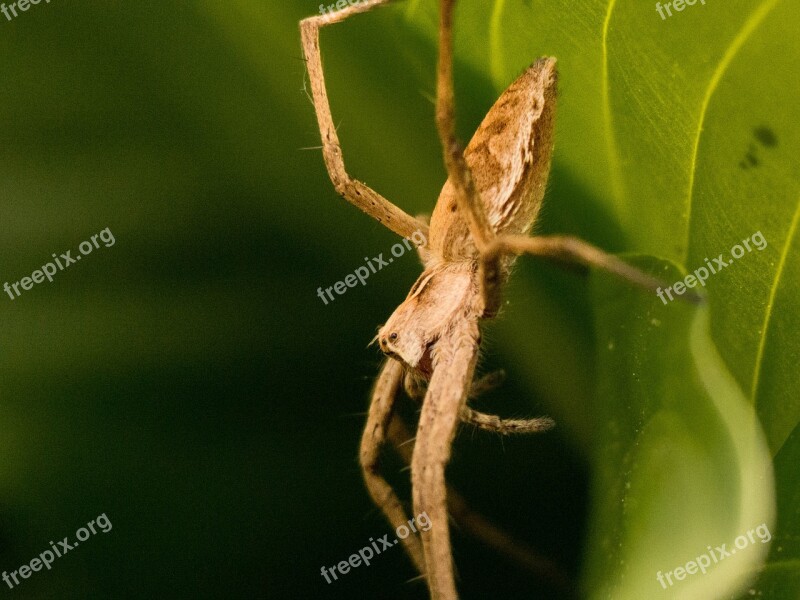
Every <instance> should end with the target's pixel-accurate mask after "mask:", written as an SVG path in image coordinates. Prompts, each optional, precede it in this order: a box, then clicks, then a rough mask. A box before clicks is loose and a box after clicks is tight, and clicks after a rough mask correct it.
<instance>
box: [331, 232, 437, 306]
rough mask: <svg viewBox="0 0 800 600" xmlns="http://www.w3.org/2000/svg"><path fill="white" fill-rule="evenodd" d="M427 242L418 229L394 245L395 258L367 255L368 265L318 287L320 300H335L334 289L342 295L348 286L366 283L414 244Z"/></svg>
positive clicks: (392, 250)
mask: <svg viewBox="0 0 800 600" xmlns="http://www.w3.org/2000/svg"><path fill="white" fill-rule="evenodd" d="M426 243H427V240H426V239H425V234H424V233H422V232H421V231H419V230H417V231H415V232H414V233H412V234H411V236H410V237H407V238H403V243H402V244H401V243H400V242H397V243H396V244H395V245H394V246H392V248H391V252H392V256H393V257H394V258H391V257H390V258H383V252H381V253H380V254H378V256H376V257H374V258H367V257H366V256H365V257H364V261H365V262H366V263H367V265H366V266H364V265H362V266H360V267H358V268H357V269H356V270H355V271H354V272H353V273H350V274H349V275H348V276H347V277H345V278H344V281H337V282H336V283H334V284H333V285H332V286H331V287H328V288H325V290H323V289H322V288H321V287H318V288H317V296H319V298H320V300H322V301H323V302H324V303H325V304H328V298H330V301H331V302H333V300H334V299H335V298H334V297H333V293H332V292H331V291H334V292H336V294H337V295H339V296H341V295H342V294H344V293H345V292H346V291H347V288H352V287H356V286H357V285H358V284H359V283H360V284H361V285H366V284H367V278H369V276H370V275H371V274H372V275H374V274H375V273H377V272H378V271H380V270H381V269H383V268H384V267H388V266H389V263H392V262H394V259H395V258H400V257H401V256H403V254H405V253H406V251H408V250H411V249H412V248H413V246H412V244H416V245H417V246H424V245H425V244H426ZM367 267H369V268H367ZM326 296H327V297H326Z"/></svg>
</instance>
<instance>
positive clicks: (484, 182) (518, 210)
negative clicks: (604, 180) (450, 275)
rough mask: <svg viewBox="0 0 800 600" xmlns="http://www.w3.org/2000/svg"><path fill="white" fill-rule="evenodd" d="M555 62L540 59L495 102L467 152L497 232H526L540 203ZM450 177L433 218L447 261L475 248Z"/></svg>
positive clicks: (433, 234)
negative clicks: (458, 206) (458, 205)
mask: <svg viewBox="0 0 800 600" xmlns="http://www.w3.org/2000/svg"><path fill="white" fill-rule="evenodd" d="M556 80H557V75H556V61H555V59H554V58H540V59H539V60H537V61H536V62H535V63H533V64H532V65H531V66H530V67H528V68H527V69H526V70H525V71H524V72H523V73H522V75H520V76H519V77H518V78H517V79H516V81H514V83H512V84H511V85H510V86H509V87H508V89H506V91H504V92H503V93H502V94H501V96H500V97H499V98H498V99H497V101H496V102H495V103H494V105H493V106H492V108H491V109H490V110H489V112H488V113H487V114H486V117H485V118H484V119H483V122H482V123H481V124H480V126H479V127H478V129H477V131H476V132H475V135H474V136H473V137H472V140H471V141H470V143H469V144H468V145H467V148H466V150H465V152H464V156H465V157H466V160H467V164H468V165H469V167H470V170H471V171H472V176H473V178H474V179H475V184H476V187H477V189H478V191H479V192H480V194H481V199H482V201H483V204H484V208H485V211H486V217H487V220H488V222H489V225H490V226H491V227H492V229H493V230H494V231H495V233H497V234H526V233H528V232H529V231H530V228H531V226H532V225H533V223H534V221H535V220H536V216H537V214H538V212H539V208H540V207H541V204H542V199H543V197H544V192H545V188H546V186H547V176H548V173H549V172H550V160H551V156H552V150H553V129H554V120H555V99H556ZM455 193H456V192H455V188H454V186H453V184H452V182H451V181H450V180H449V179H448V181H447V182H446V183H445V185H444V187H443V188H442V192H441V194H440V195H439V199H438V201H437V202H436V208H435V209H434V211H433V215H432V216H431V227H430V240H429V243H430V249H431V251H432V252H434V253H435V254H438V255H439V256H441V257H442V258H444V259H453V258H459V257H468V256H474V255H475V254H476V250H475V246H474V243H473V241H472V238H471V236H470V234H469V230H468V227H467V224H466V221H465V219H463V218H462V216H461V215H460V213H459V211H458V209H457V201H456V196H455Z"/></svg>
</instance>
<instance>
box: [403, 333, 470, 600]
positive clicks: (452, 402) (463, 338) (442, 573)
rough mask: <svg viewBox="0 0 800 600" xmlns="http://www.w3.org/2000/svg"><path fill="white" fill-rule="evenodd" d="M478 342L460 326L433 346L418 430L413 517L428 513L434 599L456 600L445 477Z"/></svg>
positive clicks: (426, 538)
mask: <svg viewBox="0 0 800 600" xmlns="http://www.w3.org/2000/svg"><path fill="white" fill-rule="evenodd" d="M479 340H480V332H479V330H478V324H477V323H476V322H474V321H465V322H464V323H463V324H462V325H461V326H460V327H457V328H456V329H454V330H453V331H452V333H450V334H449V335H448V336H447V337H444V338H441V339H440V340H439V341H438V342H437V344H436V349H435V358H434V361H435V362H434V369H433V374H432V375H431V379H430V384H429V385H428V392H427V394H426V395H425V400H424V403H423V405H422V414H421V415H420V420H419V426H418V427H417V439H416V445H415V447H414V455H413V458H412V461H411V484H412V487H413V498H414V511H415V514H422V513H427V515H428V518H429V521H430V523H431V528H430V529H429V530H428V531H427V532H421V536H422V546H423V550H424V554H425V567H426V572H427V577H428V587H429V589H430V592H431V598H432V599H433V600H455V599H456V598H458V595H457V593H456V587H455V580H454V577H453V561H452V554H451V551H450V530H449V527H448V522H447V491H446V484H445V476H444V475H445V467H446V466H447V463H448V461H449V460H450V450H451V447H452V443H453V438H454V437H455V433H456V429H457V428H458V424H459V422H460V420H461V411H462V409H463V408H464V405H465V402H466V399H467V395H468V393H469V389H470V385H471V383H472V377H473V374H474V372H475V363H476V362H477V358H478V347H479Z"/></svg>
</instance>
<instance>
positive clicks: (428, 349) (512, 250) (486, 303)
mask: <svg viewBox="0 0 800 600" xmlns="http://www.w3.org/2000/svg"><path fill="white" fill-rule="evenodd" d="M390 1H391V0H366V1H363V2H357V3H355V4H351V5H349V6H346V7H344V8H341V9H340V10H338V11H336V12H330V13H327V14H325V15H318V16H313V17H309V18H307V19H304V20H302V21H301V22H300V33H301V40H302V46H303V51H304V54H305V59H306V63H307V69H308V75H309V80H310V83H311V96H312V101H313V104H314V108H315V111H316V115H317V121H318V124H319V129H320V133H321V137H322V153H323V158H324V160H325V166H326V168H327V170H328V174H329V176H330V179H331V181H332V183H333V186H334V188H335V189H336V191H337V192H338V193H339V194H340V195H341V196H343V197H344V198H345V199H346V200H348V201H349V202H351V203H352V204H354V205H355V206H357V207H358V208H360V209H361V210H362V211H364V212H365V213H367V214H368V215H370V216H372V217H374V218H375V219H377V220H378V221H379V222H380V223H382V224H383V225H385V226H386V227H387V228H389V229H390V230H391V231H393V232H395V233H396V234H398V235H401V236H403V237H405V238H408V237H411V236H412V234H414V233H416V232H421V233H422V234H423V235H424V238H425V243H424V244H422V245H421V246H420V247H419V253H420V256H421V258H422V261H423V266H424V271H423V273H422V275H421V276H420V277H419V279H418V280H417V281H416V283H415V284H414V285H413V287H412V288H411V291H410V292H409V294H408V296H407V297H406V299H405V300H404V301H403V303H402V304H400V306H399V307H398V308H397V309H396V310H395V311H394V313H393V314H392V315H391V316H390V317H389V319H388V321H387V322H386V323H385V324H384V325H383V327H381V328H380V330H379V333H378V336H377V340H378V344H379V346H380V348H381V350H382V351H383V353H384V354H386V356H387V358H386V360H385V362H384V364H383V366H382V368H381V370H380V374H379V375H378V378H377V381H376V383H375V387H374V390H373V393H372V400H371V404H370V408H369V413H368V417H367V424H366V427H365V430H364V434H363V438H362V441H361V449H360V462H361V466H362V469H363V474H364V479H365V482H366V486H367V489H368V491H369V493H370V495H371V497H372V499H373V500H374V502H375V503H376V504H377V505H378V506H379V507H380V508H381V509H382V511H383V512H384V514H385V516H386V517H387V519H388V520H389V522H390V523H391V524H392V525H393V526H394V527H396V526H398V525H400V524H404V523H406V522H407V515H406V512H405V509H404V507H403V505H402V503H401V502H400V500H399V498H398V497H397V495H396V494H395V492H394V491H393V489H392V488H391V487H390V485H389V484H388V483H387V481H386V480H385V478H384V477H383V476H382V474H381V472H380V470H379V461H378V459H379V453H380V450H381V448H382V446H383V445H384V444H385V443H386V442H387V441H394V442H397V435H395V434H396V431H397V426H396V424H395V423H394V422H393V406H394V403H395V399H396V397H397V395H398V392H399V390H400V388H401V386H403V385H404V386H405V388H406V390H408V392H409V394H410V395H412V397H423V398H422V410H421V414H420V417H419V424H418V426H417V430H416V441H415V445H414V449H413V454H412V456H411V482H412V499H413V505H414V513H415V514H422V513H427V515H428V516H429V519H430V522H431V524H432V526H431V528H430V529H429V530H428V531H426V532H420V537H419V538H417V537H415V536H408V537H407V538H405V539H404V540H403V544H404V547H405V549H406V551H407V553H408V555H409V557H410V558H411V561H412V562H413V563H414V565H415V567H416V568H417V569H418V570H419V572H420V573H421V574H422V575H423V576H424V577H425V579H426V582H427V585H428V589H429V591H430V595H431V597H432V598H434V599H436V600H453V599H455V598H457V597H458V596H457V592H456V586H455V580H454V575H453V560H452V555H451V546H450V533H449V527H448V512H447V511H448V491H447V486H446V483H445V467H446V466H447V463H448V462H449V459H450V454H451V446H452V442H453V439H454V436H455V434H456V431H457V429H458V426H459V424H460V423H461V422H467V423H472V424H474V425H477V426H479V427H481V428H483V429H488V430H492V431H496V432H499V433H503V434H510V433H522V432H524V433H528V432H535V431H544V430H547V429H549V428H550V427H552V426H553V424H554V423H553V421H552V420H551V419H549V418H546V417H542V418H536V419H528V420H512V419H501V418H499V417H497V416H494V415H486V414H483V413H479V412H477V411H475V410H473V409H471V408H469V407H468V406H467V399H468V397H470V396H471V395H474V393H476V392H477V391H479V389H480V388H482V387H486V385H487V384H486V382H485V381H484V380H480V381H477V382H473V378H474V374H475V365H476V362H477V358H478V353H479V349H480V346H481V330H480V325H481V322H482V321H484V320H487V319H491V318H493V317H494V316H495V315H496V314H497V311H498V309H499V306H500V297H501V291H502V288H503V285H504V284H505V283H506V281H507V280H508V277H509V273H510V269H511V266H512V264H513V262H514V260H515V258H516V257H517V256H519V255H521V254H533V255H540V256H545V257H549V258H555V259H560V260H562V261H563V260H566V261H571V262H576V263H579V264H582V265H584V266H591V267H595V268H600V269H604V270H607V271H610V272H612V273H615V274H617V275H619V276H621V277H624V278H626V279H628V280H630V281H632V282H634V283H636V284H637V285H641V286H644V287H647V288H652V289H655V288H656V287H657V286H658V284H659V282H658V281H657V280H655V279H654V278H651V277H650V276H648V275H646V274H644V273H642V272H640V271H638V270H637V269H635V268H633V267H632V266H630V265H628V264H627V263H625V262H623V261H622V260H620V259H618V258H616V257H614V256H612V255H610V254H607V253H606V252H603V251H602V250H600V249H598V248H596V247H594V246H592V245H590V244H588V243H586V242H584V241H582V240H580V239H577V238H574V237H569V236H546V237H545V236H539V237H530V236H528V235H527V234H528V232H529V231H530V229H531V227H532V225H533V223H534V221H535V220H536V216H537V213H538V212H539V208H540V207H541V204H542V199H543V197H544V193H545V188H546V184H547V178H548V174H549V171H550V161H551V155H552V149H553V138H554V135H553V131H554V120H555V107H556V80H557V74H556V60H555V58H540V59H538V60H537V61H535V62H534V63H533V64H532V65H531V66H530V67H528V68H527V69H526V70H525V71H524V72H523V73H522V75H520V76H519V78H518V79H517V80H516V81H514V83H512V84H511V85H510V86H509V87H508V89H506V90H505V91H504V92H503V94H502V95H501V96H500V98H499V99H498V100H497V101H496V102H495V104H494V106H492V108H491V109H490V110H489V112H488V113H487V115H486V117H485V118H484V120H483V122H482V123H481V125H480V126H479V127H478V130H477V131H476V133H475V135H474V137H473V138H472V140H471V141H470V143H469V144H468V145H467V146H466V148H465V149H464V148H463V147H462V146H461V145H460V143H459V141H458V140H457V138H456V135H455V109H454V96H453V75H452V25H453V11H454V6H455V0H442V1H441V5H440V25H439V56H438V64H437V90H436V126H437V129H438V133H439V137H440V139H441V142H442V146H443V149H444V162H445V165H446V168H447V174H448V179H447V181H446V183H445V184H444V187H443V189H442V191H441V193H440V195H439V198H438V200H437V202H436V206H435V208H434V211H433V214H432V215H431V218H430V224H429V225H428V224H426V223H425V222H424V221H423V220H422V219H418V218H415V217H413V216H411V215H409V214H407V213H406V212H404V211H403V210H401V209H400V208H398V207H397V206H395V205H394V204H392V203H391V202H389V201H388V200H387V199H385V198H384V197H382V196H381V195H380V194H378V193H377V192H376V191H374V190H372V189H371V188H369V187H368V186H366V185H365V184H364V183H362V182H360V181H358V180H356V179H354V178H352V177H350V175H348V173H347V171H346V170H345V165H344V160H343V158H342V151H341V147H340V145H339V139H338V136H337V133H336V129H335V127H334V124H333V119H332V116H331V111H330V106H329V103H328V96H327V91H326V88H325V80H324V76H323V72H322V59H321V55H320V48H319V30H320V29H321V28H322V27H324V26H327V25H331V24H333V23H337V22H341V21H343V20H345V19H347V18H348V17H350V16H352V15H355V14H358V13H363V12H367V11H369V10H372V9H373V8H375V7H377V6H380V5H384V4H388V3H389V2H390ZM393 432H394V434H393ZM401 454H402V452H401ZM449 500H450V508H451V510H454V507H455V506H458V507H460V508H459V512H461V513H462V514H463V511H464V510H468V509H466V508H464V507H463V505H462V504H461V501H460V499H456V502H455V503H454V496H453V494H452V493H451V494H450V498H449Z"/></svg>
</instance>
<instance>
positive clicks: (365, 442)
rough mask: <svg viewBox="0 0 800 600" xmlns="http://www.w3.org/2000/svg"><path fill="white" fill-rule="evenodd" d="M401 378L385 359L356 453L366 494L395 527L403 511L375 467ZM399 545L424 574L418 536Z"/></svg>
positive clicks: (400, 370)
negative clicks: (367, 493)
mask: <svg viewBox="0 0 800 600" xmlns="http://www.w3.org/2000/svg"><path fill="white" fill-rule="evenodd" d="M402 378H403V366H402V365H401V364H400V363H399V362H398V361H396V360H394V359H392V358H389V359H387V360H386V362H385V363H384V365H383V368H382V369H381V372H380V374H379V375H378V379H377V380H376V382H375V389H374V390H373V392H372V401H371V403H370V406H369V415H368V416H367V425H366V427H364V434H363V436H362V438H361V451H360V453H359V459H360V461H361V468H362V470H363V473H364V482H365V483H366V485H367V490H368V491H369V495H370V496H371V497H372V500H373V501H374V502H375V504H376V505H377V506H378V507H379V508H380V509H381V510H382V511H383V514H384V515H385V516H386V518H387V520H388V521H389V523H391V525H392V527H393V528H395V529H397V527H399V526H400V525H406V523H407V515H406V511H405V509H404V508H403V505H402V503H401V502H400V499H399V498H398V497H397V494H395V492H394V490H393V489H392V487H391V486H390V485H389V483H388V482H387V481H386V479H384V478H383V475H381V473H380V469H379V467H380V451H381V448H382V446H383V445H384V444H385V443H386V438H387V431H388V429H389V424H390V422H391V420H392V414H393V409H394V403H395V400H396V399H397V392H398V391H399V389H400V382H401V380H402ZM403 546H404V547H405V549H406V552H407V553H408V556H409V557H410V558H411V561H412V562H413V563H414V566H415V567H416V568H417V570H418V571H419V572H420V573H422V574H424V573H425V561H424V558H423V555H422V546H421V545H420V542H419V539H417V538H416V537H415V536H413V535H410V536H406V538H405V539H403Z"/></svg>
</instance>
